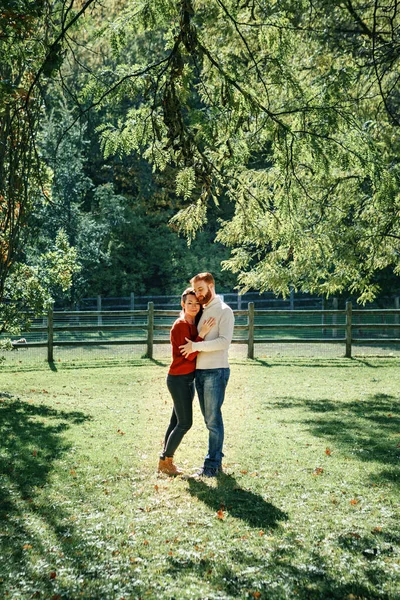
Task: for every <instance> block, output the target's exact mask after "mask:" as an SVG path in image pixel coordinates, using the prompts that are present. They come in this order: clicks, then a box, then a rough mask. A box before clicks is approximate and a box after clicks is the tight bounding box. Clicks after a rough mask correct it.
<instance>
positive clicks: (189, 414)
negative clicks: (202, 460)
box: [158, 288, 215, 475]
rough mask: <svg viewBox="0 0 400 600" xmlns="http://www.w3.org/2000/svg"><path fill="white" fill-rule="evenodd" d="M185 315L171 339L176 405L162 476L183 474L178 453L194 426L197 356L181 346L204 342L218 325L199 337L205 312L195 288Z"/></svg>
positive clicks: (170, 380)
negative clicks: (184, 353)
mask: <svg viewBox="0 0 400 600" xmlns="http://www.w3.org/2000/svg"><path fill="white" fill-rule="evenodd" d="M181 306H182V312H181V314H180V316H179V318H178V319H177V320H176V321H175V323H174V324H173V326H172V329H171V333H170V339H171V345H172V363H171V366H170V368H169V371H168V375H167V386H168V390H169V392H170V394H171V396H172V400H173V402H174V408H173V410H172V416H171V421H170V423H169V426H168V429H167V432H166V434H165V440H164V450H163V452H162V454H161V456H160V460H159V463H158V471H159V473H165V474H167V475H179V474H181V473H182V471H181V470H180V469H178V468H177V466H176V465H175V464H174V462H173V456H174V453H175V450H176V449H177V448H178V446H179V444H180V443H181V441H182V438H183V436H184V435H185V433H186V432H187V431H189V429H190V428H191V426H192V422H193V398H194V372H195V369H196V355H197V354H198V353H197V352H193V353H192V354H189V355H188V356H187V357H186V358H185V357H184V356H182V354H181V353H180V350H179V346H181V345H182V344H184V343H185V342H186V338H189V339H191V340H195V341H202V340H203V338H204V336H206V335H207V333H208V332H209V331H210V330H211V329H212V327H213V325H214V324H215V320H214V319H213V318H211V319H208V320H207V321H206V322H205V323H204V325H202V328H201V331H199V333H197V323H198V322H199V320H200V317H201V313H202V308H201V306H200V303H199V301H198V300H197V298H196V294H195V293H194V290H193V288H187V289H186V290H185V291H184V292H183V294H182V299H181Z"/></svg>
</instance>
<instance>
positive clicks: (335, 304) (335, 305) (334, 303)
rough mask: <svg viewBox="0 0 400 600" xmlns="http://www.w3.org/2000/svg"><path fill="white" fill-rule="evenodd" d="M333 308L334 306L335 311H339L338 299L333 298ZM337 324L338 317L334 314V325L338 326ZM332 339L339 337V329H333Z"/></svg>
mask: <svg viewBox="0 0 400 600" xmlns="http://www.w3.org/2000/svg"><path fill="white" fill-rule="evenodd" d="M332 306H333V310H338V308H339V301H338V299H337V298H332ZM336 323H337V315H335V313H333V315H332V325H336ZM332 337H337V329H332Z"/></svg>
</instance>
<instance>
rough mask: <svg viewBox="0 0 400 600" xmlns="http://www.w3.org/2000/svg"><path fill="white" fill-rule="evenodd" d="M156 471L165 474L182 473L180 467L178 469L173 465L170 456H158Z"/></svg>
mask: <svg viewBox="0 0 400 600" xmlns="http://www.w3.org/2000/svg"><path fill="white" fill-rule="evenodd" d="M158 472H159V473H165V475H182V473H183V471H182V470H181V469H178V467H177V466H176V465H174V463H173V460H172V456H166V457H165V458H160V460H159V461H158Z"/></svg>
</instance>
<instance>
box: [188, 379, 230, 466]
mask: <svg viewBox="0 0 400 600" xmlns="http://www.w3.org/2000/svg"><path fill="white" fill-rule="evenodd" d="M229 374H230V370H229V369H196V380H195V382H196V390H197V395H198V397H199V403H200V409H201V412H202V413H203V417H204V421H205V424H206V426H207V429H208V432H209V435H208V454H207V456H206V458H205V460H204V466H205V467H212V468H218V467H220V466H221V462H222V457H223V456H224V455H223V453H222V446H223V443H224V423H223V421H222V412H221V407H222V404H223V402H224V398H225V388H226V386H227V383H228V380H229Z"/></svg>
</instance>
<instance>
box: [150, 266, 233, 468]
mask: <svg viewBox="0 0 400 600" xmlns="http://www.w3.org/2000/svg"><path fill="white" fill-rule="evenodd" d="M190 283H191V285H192V287H190V288H187V289H186V290H185V291H184V292H183V294H182V300H181V306H182V312H181V315H180V317H179V318H178V319H177V320H176V321H175V323H174V324H173V326H172V329H171V336H170V337H171V345H172V363H171V366H170V368H169V371H168V376H167V386H168V390H169V392H170V394H171V396H172V400H173V403H174V408H173V411H172V416H171V420H170V423H169V426H168V429H167V432H166V434H165V439H164V449H163V452H162V454H161V456H160V460H159V464H158V471H159V472H161V473H165V474H167V475H179V474H181V473H182V471H181V470H180V469H179V468H178V467H177V466H176V465H175V464H174V461H173V457H174V453H175V451H176V449H177V448H178V446H179V444H180V443H181V441H182V438H183V436H184V435H185V433H186V432H187V431H189V429H190V428H191V426H192V421H193V398H194V392H195V386H196V390H197V395H198V398H199V403H200V409H201V412H202V414H203V417H204V422H205V424H206V427H207V429H208V432H209V437H208V453H207V455H206V457H205V459H204V465H203V467H202V468H201V469H200V471H199V472H198V473H196V476H198V477H201V476H204V477H216V476H217V475H218V473H219V472H220V471H222V457H223V456H224V455H223V453H222V446H223V442H224V424H223V420H222V412H221V407H222V403H223V401H224V397H225V388H226V385H227V383H228V379H229V373H230V371H229V363H228V348H229V345H230V343H231V340H232V335H233V327H234V316H233V311H232V309H231V308H230V307H229V306H228V305H227V304H225V303H224V302H222V300H221V298H220V297H219V296H217V295H216V293H215V282H214V277H213V276H212V275H211V273H199V274H198V275H195V277H193V278H192V279H191V280H190Z"/></svg>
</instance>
